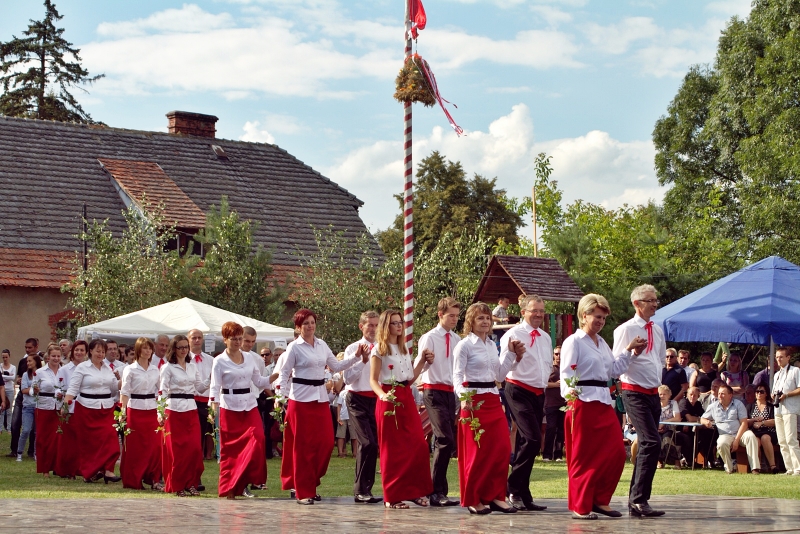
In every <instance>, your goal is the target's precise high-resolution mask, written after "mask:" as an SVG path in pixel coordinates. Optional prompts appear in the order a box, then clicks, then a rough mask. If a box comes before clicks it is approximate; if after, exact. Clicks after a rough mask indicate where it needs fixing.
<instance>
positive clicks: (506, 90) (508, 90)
mask: <svg viewBox="0 0 800 534" xmlns="http://www.w3.org/2000/svg"><path fill="white" fill-rule="evenodd" d="M486 92H487V93H497V94H501V95H502V94H505V95H511V94H517V93H530V92H531V88H530V87H528V86H527V85H523V86H520V87H487V88H486Z"/></svg>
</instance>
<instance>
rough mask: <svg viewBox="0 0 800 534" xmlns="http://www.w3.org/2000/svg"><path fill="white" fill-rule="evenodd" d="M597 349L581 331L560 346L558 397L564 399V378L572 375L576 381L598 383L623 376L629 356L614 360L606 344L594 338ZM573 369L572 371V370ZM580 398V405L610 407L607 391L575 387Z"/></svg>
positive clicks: (593, 387) (590, 387) (565, 388)
mask: <svg viewBox="0 0 800 534" xmlns="http://www.w3.org/2000/svg"><path fill="white" fill-rule="evenodd" d="M597 341H598V343H599V345H595V344H594V341H592V338H591V337H589V334H587V333H586V332H584V331H583V330H578V331H577V332H576V333H574V334H572V335H571V336H569V337H568V338H567V339H565V340H564V343H562V344H561V373H560V376H561V396H562V397H564V398H566V395H567V393H568V391H569V390H570V389H571V388H570V387H569V386H568V385H567V381H566V379H567V378H572V377H573V376H575V375H576V374H577V375H578V379H579V380H600V381H602V382H608V380H609V379H610V378H617V377H618V376H619V375H621V374H622V373H624V372H625V371H626V370H627V369H628V366H629V365H630V363H631V352H628V351H625V352H623V353H622V354H620V355H619V356H617V357H615V356H614V354H613V353H612V352H611V348H610V347H609V346H608V343H606V340H605V339H603V338H602V337H600V336H599V335H598V336H597ZM573 365H576V366H577V367H576V368H575V369H572V366H573ZM579 387H580V389H581V394H580V395H579V396H578V398H579V399H580V400H582V401H583V402H591V401H598V402H602V403H603V404H608V405H609V406H610V405H611V404H612V401H611V393H610V391H609V389H608V387H606V386H603V387H599V386H579Z"/></svg>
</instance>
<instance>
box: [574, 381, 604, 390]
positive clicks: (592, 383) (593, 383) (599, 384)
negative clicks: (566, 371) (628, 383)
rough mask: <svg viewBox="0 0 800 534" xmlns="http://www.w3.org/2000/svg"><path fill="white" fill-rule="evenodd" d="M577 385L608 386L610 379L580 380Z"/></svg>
mask: <svg viewBox="0 0 800 534" xmlns="http://www.w3.org/2000/svg"><path fill="white" fill-rule="evenodd" d="M575 385H576V386H594V387H597V388H607V387H608V381H603V380H578V383H577V384H575Z"/></svg>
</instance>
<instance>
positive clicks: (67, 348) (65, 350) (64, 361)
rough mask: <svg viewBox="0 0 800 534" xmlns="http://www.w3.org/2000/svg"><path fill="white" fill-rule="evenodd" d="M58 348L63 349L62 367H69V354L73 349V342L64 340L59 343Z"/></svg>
mask: <svg viewBox="0 0 800 534" xmlns="http://www.w3.org/2000/svg"><path fill="white" fill-rule="evenodd" d="M58 348H59V349H61V365H62V366H63V365H67V364H68V363H69V352H70V349H71V348H72V342H70V340H69V339H66V338H65V339H62V340H61V341H59V342H58Z"/></svg>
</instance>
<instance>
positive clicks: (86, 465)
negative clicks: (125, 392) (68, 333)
mask: <svg viewBox="0 0 800 534" xmlns="http://www.w3.org/2000/svg"><path fill="white" fill-rule="evenodd" d="M89 355H90V357H91V359H90V360H89V361H86V362H83V363H81V364H80V365H77V366H76V367H75V370H74V371H73V372H72V378H71V379H70V382H69V388H68V389H67V396H66V397H65V400H66V402H67V403H69V402H70V401H72V400H73V399H75V400H76V404H77V406H75V413H74V414H73V416H72V420H71V421H70V423H71V424H74V425H75V433H76V434H77V436H78V444H79V448H78V453H79V458H80V459H79V465H78V472H79V473H80V474H81V476H83V480H84V482H95V481H97V480H100V479H101V478H102V479H104V481H105V483H106V484H108V483H109V482H119V480H120V478H119V477H118V476H114V466H115V465H116V463H117V458H119V439H118V438H117V431H116V430H114V397H115V396H116V394H117V391H118V387H119V381H118V380H117V377H115V376H114V372H113V371H112V370H111V369H110V368H109V367H108V366H107V365H105V364H103V360H104V359H105V357H106V342H105V341H104V340H102V339H93V340H92V342H91V343H89Z"/></svg>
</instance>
